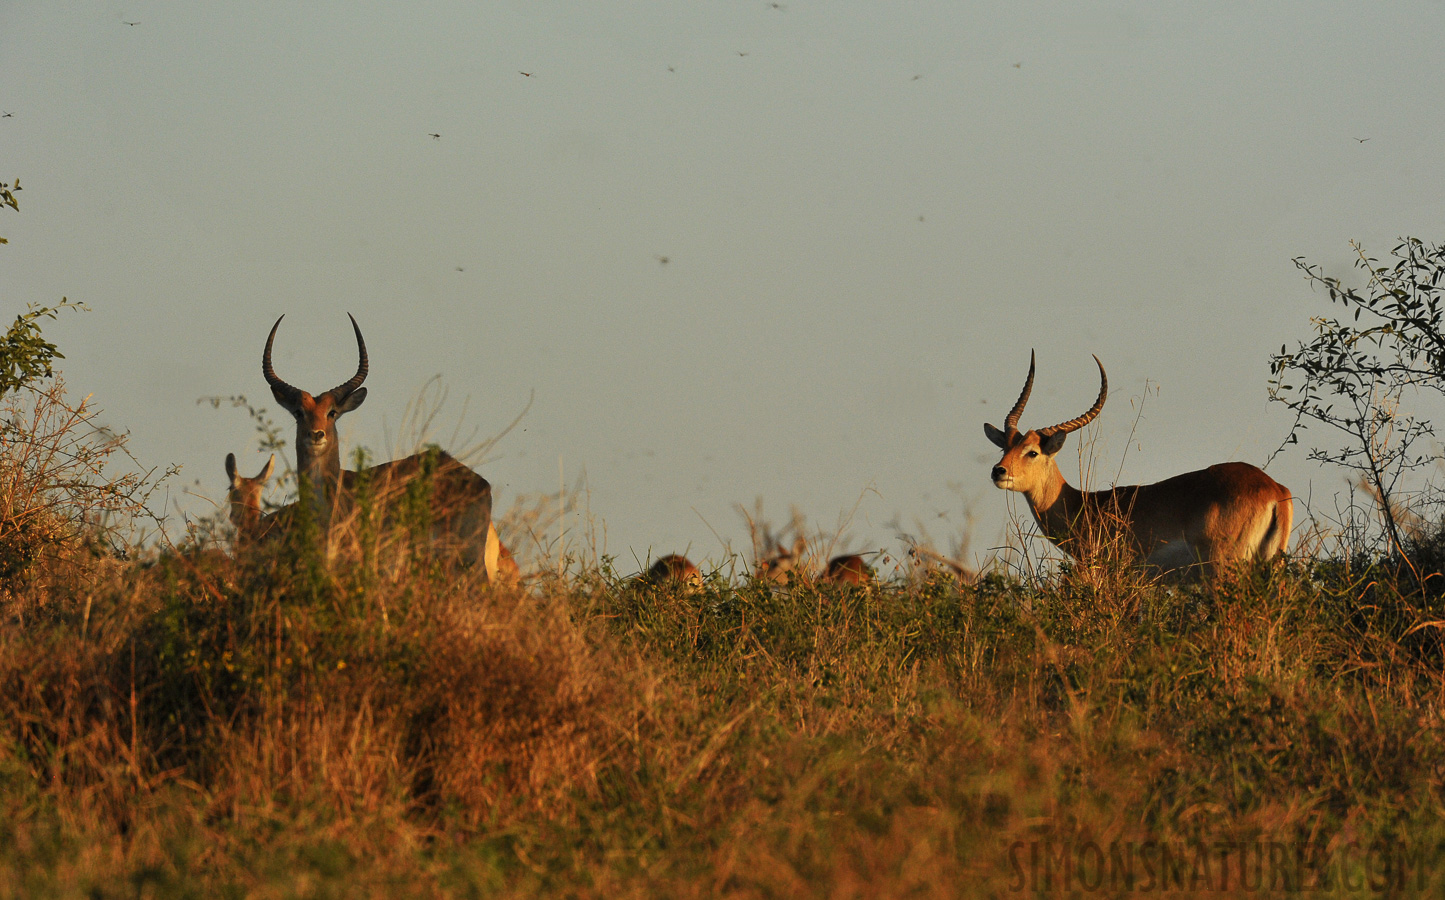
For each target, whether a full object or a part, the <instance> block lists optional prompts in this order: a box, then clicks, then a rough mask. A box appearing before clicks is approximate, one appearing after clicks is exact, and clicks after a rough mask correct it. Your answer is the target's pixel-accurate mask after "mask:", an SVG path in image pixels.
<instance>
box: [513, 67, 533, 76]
mask: <svg viewBox="0 0 1445 900" xmlns="http://www.w3.org/2000/svg"><path fill="white" fill-rule="evenodd" d="M517 74H518V75H526V76H527V77H528V78H531V77H532V73H531V72H523V71H522V70H521V69H518V70H517Z"/></svg>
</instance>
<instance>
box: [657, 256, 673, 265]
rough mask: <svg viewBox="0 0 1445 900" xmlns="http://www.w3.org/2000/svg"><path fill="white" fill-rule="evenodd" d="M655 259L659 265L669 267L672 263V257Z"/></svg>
mask: <svg viewBox="0 0 1445 900" xmlns="http://www.w3.org/2000/svg"><path fill="white" fill-rule="evenodd" d="M653 259H655V260H657V261H658V262H659V263H661V264H663V265H664V266H665V265H667V264H668V263H670V262H672V257H670V256H654V257H653Z"/></svg>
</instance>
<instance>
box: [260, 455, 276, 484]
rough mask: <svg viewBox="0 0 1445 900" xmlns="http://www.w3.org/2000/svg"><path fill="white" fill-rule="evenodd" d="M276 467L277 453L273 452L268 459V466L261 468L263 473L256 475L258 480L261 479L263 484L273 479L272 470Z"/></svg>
mask: <svg viewBox="0 0 1445 900" xmlns="http://www.w3.org/2000/svg"><path fill="white" fill-rule="evenodd" d="M275 468H276V454H274V453H272V454H271V458H270V459H268V460H266V468H264V469H262V470H261V473H260V474H259V475H257V476H256V480H257V481H259V482H261V483H262V484H265V483H266V482H267V481H270V480H271V471H272V470H273V469H275Z"/></svg>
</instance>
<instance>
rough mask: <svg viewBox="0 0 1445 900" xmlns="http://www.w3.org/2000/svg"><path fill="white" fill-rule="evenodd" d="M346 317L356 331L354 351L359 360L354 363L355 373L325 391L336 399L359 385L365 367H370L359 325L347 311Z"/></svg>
mask: <svg viewBox="0 0 1445 900" xmlns="http://www.w3.org/2000/svg"><path fill="white" fill-rule="evenodd" d="M346 317H347V318H348V319H350V320H351V330H352V331H354V332H356V352H357V354H358V355H359V356H360V361H359V362H358V363H357V365H356V374H355V375H353V376H351V378H350V379H348V380H347V381H346V382H345V383H344V384H338V385H337V386H336V387H334V388H332V389H331V390H330V391H327V393H329V394H330V395H331V396H333V397H335V398H336V399H337V400H344V399H346V397H347V395H349V394H350V393H351V392H352V391H354V390H356V389H357V388H359V387H361V383H362V382H363V381H365V380H366V372H367V369H368V368H369V367H370V364H369V363H368V362H367V358H366V341H365V339H363V338H362V336H361V326H360V325H357V324H356V317H355V316H353V315H352V314H351V313H347V314H346Z"/></svg>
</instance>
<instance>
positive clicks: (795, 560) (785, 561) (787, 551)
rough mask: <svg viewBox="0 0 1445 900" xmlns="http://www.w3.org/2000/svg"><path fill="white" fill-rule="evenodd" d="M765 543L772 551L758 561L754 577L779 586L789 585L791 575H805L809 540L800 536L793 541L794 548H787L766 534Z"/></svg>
mask: <svg viewBox="0 0 1445 900" xmlns="http://www.w3.org/2000/svg"><path fill="white" fill-rule="evenodd" d="M764 541H765V543H766V544H768V545H771V546H772V551H771V552H770V553H769V554H768V555H767V556H764V557H762V558H760V559H759V560H758V561H757V564H756V565H755V566H754V572H753V577H754V578H756V579H757V580H759V581H773V582H776V583H778V584H787V583H788V578H789V573H791V572H797V573H798V576H799V577H801V576H802V575H803V554H804V553H805V552H806V551H807V549H808V539H807V538H805V537H803V536H802V535H798V536H797V537H796V538H794V539H793V546H792V547H791V548H785V547H782V546H780V545H778V544H777V543H776V541H775V540H774V539H773V538H772V536H771V535H770V534H768V533H767V532H766V531H765V532H764Z"/></svg>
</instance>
